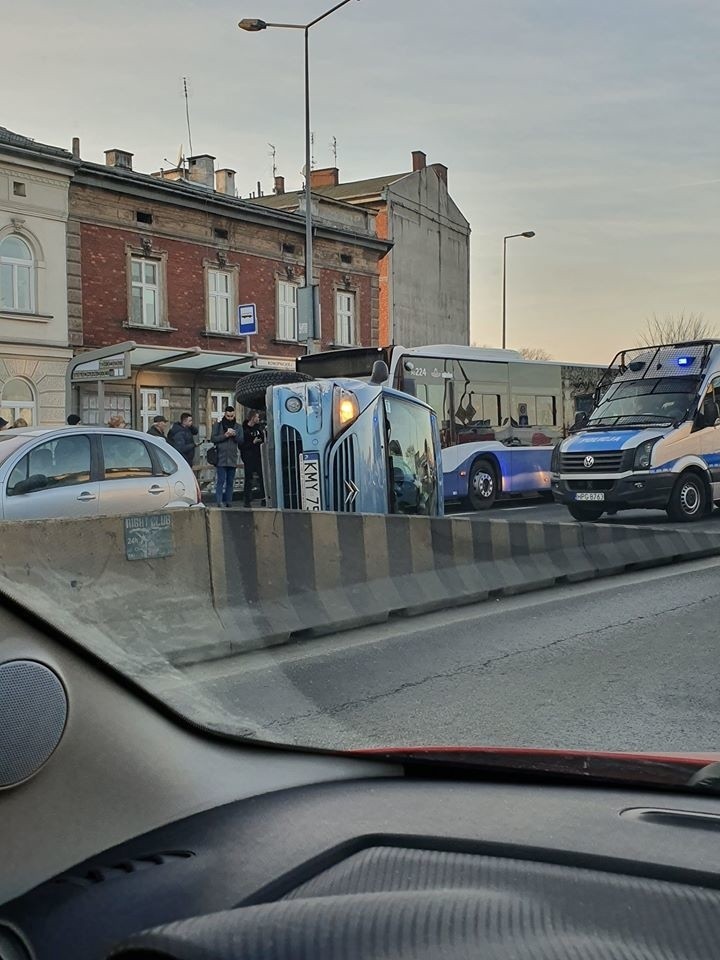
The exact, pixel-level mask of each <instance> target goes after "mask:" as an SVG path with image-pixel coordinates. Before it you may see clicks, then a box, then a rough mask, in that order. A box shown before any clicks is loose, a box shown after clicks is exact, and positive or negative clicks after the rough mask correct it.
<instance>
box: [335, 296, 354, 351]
mask: <svg viewBox="0 0 720 960" xmlns="http://www.w3.org/2000/svg"><path fill="white" fill-rule="evenodd" d="M335 343H338V344H342V345H343V346H351V345H352V344H354V343H355V293H354V292H353V291H352V290H349V291H348V290H338V291H337V293H336V294H335Z"/></svg>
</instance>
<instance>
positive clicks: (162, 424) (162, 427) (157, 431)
mask: <svg viewBox="0 0 720 960" xmlns="http://www.w3.org/2000/svg"><path fill="white" fill-rule="evenodd" d="M167 428H168V420H167V417H163V416H157V417H153V422H152V424H151V425H150V429H149V430H148V433H149V434H150V436H151V437H162V438H163V440H167V437H166V436H165V431H166V430H167Z"/></svg>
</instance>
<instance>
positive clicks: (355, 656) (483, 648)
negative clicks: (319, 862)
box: [190, 560, 720, 751]
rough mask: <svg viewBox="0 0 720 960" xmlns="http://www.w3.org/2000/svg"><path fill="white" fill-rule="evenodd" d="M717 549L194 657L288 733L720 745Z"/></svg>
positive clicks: (247, 708) (308, 738) (200, 672)
mask: <svg viewBox="0 0 720 960" xmlns="http://www.w3.org/2000/svg"><path fill="white" fill-rule="evenodd" d="M719 656H720V560H705V561H698V562H695V563H692V564H684V565H679V566H676V567H673V568H662V569H658V570H652V571H644V572H642V573H634V574H628V575H625V576H623V577H617V578H610V579H605V580H600V581H593V582H591V583H586V584H577V585H574V586H568V587H562V588H555V589H553V590H548V591H545V592H541V593H535V594H529V595H526V596H522V597H515V598H509V599H503V600H497V601H491V602H488V603H485V604H478V605H475V606H472V607H465V608H457V609H455V610H453V611H445V612H443V613H437V614H432V615H428V616H425V617H418V618H415V619H410V620H396V621H393V622H392V623H390V624H383V625H381V626H375V627H367V628H363V629H362V630H357V631H353V632H351V633H344V634H337V635H335V636H333V637H325V638H320V639H315V640H305V641H303V642H301V643H296V644H293V645H290V646H284V647H280V648H276V649H275V650H269V651H264V652H262V653H257V654H251V655H248V656H245V657H241V658H238V659H237V660H236V661H230V662H228V661H224V662H220V663H216V664H208V665H206V666H201V667H196V668H192V670H191V671H190V672H191V675H192V677H193V679H194V681H195V683H197V684H199V685H200V687H202V688H203V690H204V691H205V692H206V693H207V694H208V695H209V696H210V697H211V698H212V699H213V700H216V701H219V702H220V703H225V704H226V705H227V708H228V711H229V712H231V711H232V712H237V713H241V714H244V715H245V716H246V717H248V718H251V720H252V721H253V722H255V723H256V724H257V725H258V727H259V728H264V733H259V735H260V736H262V737H263V738H273V739H277V740H281V741H283V742H287V743H301V744H311V745H316V746H324V747H343V748H357V747H369V746H387V745H410V744H416V745H417V744H445V745H466V744H485V745H504V746H533V747H547V748H578V749H603V750H646V751H647V750H655V751H700V750H718V749H720V691H719V689H718V686H719V684H718V659H719Z"/></svg>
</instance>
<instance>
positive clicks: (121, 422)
mask: <svg viewBox="0 0 720 960" xmlns="http://www.w3.org/2000/svg"><path fill="white" fill-rule="evenodd" d="M107 425H108V426H109V427H112V428H113V429H114V430H118V429H120V430H122V429H124V428H125V427H126V426H127V423H126V422H125V417H121V416H116V417H110V419H109V420H108V422H107Z"/></svg>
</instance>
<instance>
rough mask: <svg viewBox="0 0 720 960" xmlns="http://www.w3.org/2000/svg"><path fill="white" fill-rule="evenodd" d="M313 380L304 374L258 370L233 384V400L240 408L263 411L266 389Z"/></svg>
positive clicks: (290, 371)
mask: <svg viewBox="0 0 720 960" xmlns="http://www.w3.org/2000/svg"><path fill="white" fill-rule="evenodd" d="M314 379H315V378H314V377H309V376H308V375H307V374H306V373H297V372H295V371H292V370H258V372H257V373H246V374H245V376H244V377H240V379H239V380H238V382H237V383H236V384H235V400H236V401H237V402H238V403H239V404H240V406H242V407H250V408H251V409H253V410H264V409H265V393H266V391H267V389H268V387H278V386H283V385H284V384H286V383H302V382H304V381H306V380H314Z"/></svg>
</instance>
